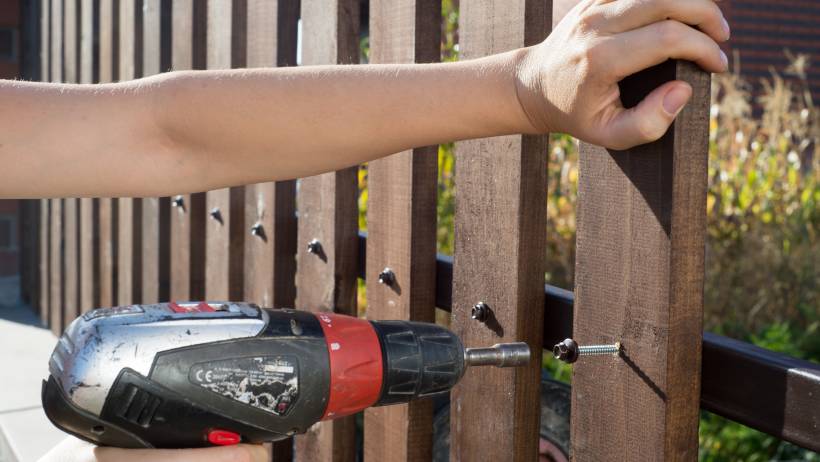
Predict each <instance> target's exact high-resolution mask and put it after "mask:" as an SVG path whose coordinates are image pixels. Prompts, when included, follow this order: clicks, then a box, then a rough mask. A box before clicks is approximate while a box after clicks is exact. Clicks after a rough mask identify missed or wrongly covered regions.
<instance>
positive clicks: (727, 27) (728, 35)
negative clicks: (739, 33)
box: [720, 18, 732, 40]
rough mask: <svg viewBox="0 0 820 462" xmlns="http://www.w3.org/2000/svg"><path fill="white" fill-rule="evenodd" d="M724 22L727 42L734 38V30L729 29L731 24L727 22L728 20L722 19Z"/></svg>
mask: <svg viewBox="0 0 820 462" xmlns="http://www.w3.org/2000/svg"><path fill="white" fill-rule="evenodd" d="M720 20H721V21H723V31H724V32H726V40H729V38H730V37H731V36H732V29H731V28H730V27H729V23H728V22H727V21H726V18H720Z"/></svg>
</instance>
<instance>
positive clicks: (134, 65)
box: [117, 0, 142, 305]
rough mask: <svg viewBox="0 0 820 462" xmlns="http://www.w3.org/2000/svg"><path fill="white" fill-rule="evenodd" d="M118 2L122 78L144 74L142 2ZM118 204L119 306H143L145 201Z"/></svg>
mask: <svg viewBox="0 0 820 462" xmlns="http://www.w3.org/2000/svg"><path fill="white" fill-rule="evenodd" d="M139 3H140V7H139V8H137V0H127V1H122V2H119V79H118V80H120V81H126V80H133V79H135V78H138V77H140V74H141V73H142V7H141V6H142V2H139ZM117 205H118V215H117V217H118V222H117V231H118V241H117V243H118V251H117V264H118V270H117V286H118V289H117V304H119V305H127V304H130V303H140V301H141V300H140V297H141V296H142V199H135V198H130V197H122V198H119V199H118V200H117Z"/></svg>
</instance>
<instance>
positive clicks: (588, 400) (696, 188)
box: [572, 61, 710, 460]
mask: <svg viewBox="0 0 820 462" xmlns="http://www.w3.org/2000/svg"><path fill="white" fill-rule="evenodd" d="M672 79H682V80H686V81H688V82H689V83H690V84H692V86H693V88H694V90H695V92H694V94H693V97H692V100H691V102H690V103H689V105H688V106H687V108H686V109H684V110H683V112H682V113H681V114H680V115H679V116H678V119H677V122H676V123H675V125H674V128H672V129H670V131H669V132H668V133H667V134H666V136H665V137H664V138H662V139H661V140H660V141H657V142H655V143H651V144H648V145H644V146H639V147H636V148H633V149H630V150H628V151H624V152H613V151H607V150H606V149H603V148H599V147H595V146H591V145H588V144H582V146H581V158H580V164H579V172H580V173H579V174H580V176H579V179H578V214H577V223H578V224H577V229H578V250H577V257H576V258H577V260H576V261H577V263H576V282H575V284H576V298H575V300H576V304H575V307H576V309H575V318H574V325H573V331H574V338H575V339H576V340H577V341H578V342H579V343H580V344H581V345H583V344H585V343H587V344H589V343H613V342H616V341H620V342H621V344H622V345H623V354H622V358H623V360H617V361H616V360H612V361H595V362H592V361H590V362H584V363H579V364H578V365H576V366H575V367H574V369H573V380H572V448H573V449H572V450H573V453H574V457H576V458H577V459H578V460H586V459H590V458H599V457H600V455H601V454H606V457H607V458H608V459H611V460H695V459H696V458H697V455H698V451H697V449H698V432H697V428H698V408H699V396H700V370H701V368H700V355H701V338H702V314H703V311H702V309H703V299H702V290H703V274H704V273H703V272H704V268H703V258H704V242H705V241H704V236H705V220H706V215H705V210H706V179H707V173H706V166H707V165H706V164H707V147H708V139H709V138H708V132H709V122H708V121H709V94H710V93H709V76H708V74H705V73H703V72H702V71H700V70H698V69H697V68H696V67H695V66H694V65H692V64H690V63H675V62H671V61H670V62H668V63H666V64H663V65H661V66H659V67H657V68H653V69H650V70H648V71H645V72H642V73H640V74H638V75H636V76H633V77H631V78H629V79H627V80H625V81H624V82H622V88H621V89H622V91H621V98H622V99H623V101H624V103H625V104H626V105H628V106H630V105H634V104H635V103H637V102H638V101H639V100H640V98H641V97H642V96H644V95H646V94H647V93H648V92H649V90H651V89H654V88H655V87H657V86H658V85H659V84H660V83H662V82H665V81H668V80H672ZM582 401H583V402H582ZM638 435H639V436H638ZM636 438H639V440H636Z"/></svg>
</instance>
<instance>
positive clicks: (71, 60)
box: [62, 0, 81, 328]
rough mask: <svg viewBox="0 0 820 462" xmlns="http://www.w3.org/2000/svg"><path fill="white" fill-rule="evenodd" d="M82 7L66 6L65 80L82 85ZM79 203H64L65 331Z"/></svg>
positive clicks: (71, 311)
mask: <svg viewBox="0 0 820 462" xmlns="http://www.w3.org/2000/svg"><path fill="white" fill-rule="evenodd" d="M78 8H79V3H78V1H77V0H64V2H63V72H64V74H63V80H64V81H65V82H68V83H79V61H78V58H79V45H80V41H79V38H80V37H79V32H80V31H79V27H78V26H79V11H78ZM79 207H80V204H79V200H78V199H74V198H68V199H65V200H64V201H63V208H64V211H63V219H64V222H63V233H64V235H63V246H64V250H63V257H64V266H63V271H64V274H63V281H64V289H63V290H64V291H65V293H64V300H63V326H62V327H63V328H64V327H65V326H66V325H68V323H70V322H71V321H73V320H74V318H76V317H77V316H78V315H79V314H80V309H81V308H80V287H79V284H80V277H81V274H80V255H79V251H80V249H79V247H80V240H79V239H80V229H79V224H80V223H79V212H80V208H79Z"/></svg>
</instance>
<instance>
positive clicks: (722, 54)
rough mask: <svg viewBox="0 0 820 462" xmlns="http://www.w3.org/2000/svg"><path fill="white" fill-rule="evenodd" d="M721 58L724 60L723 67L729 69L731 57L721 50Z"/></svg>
mask: <svg viewBox="0 0 820 462" xmlns="http://www.w3.org/2000/svg"><path fill="white" fill-rule="evenodd" d="M720 60H721V61H723V68H724V69H729V58H728V57H727V56H726V53H725V52H724V51H723V50H720Z"/></svg>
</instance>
